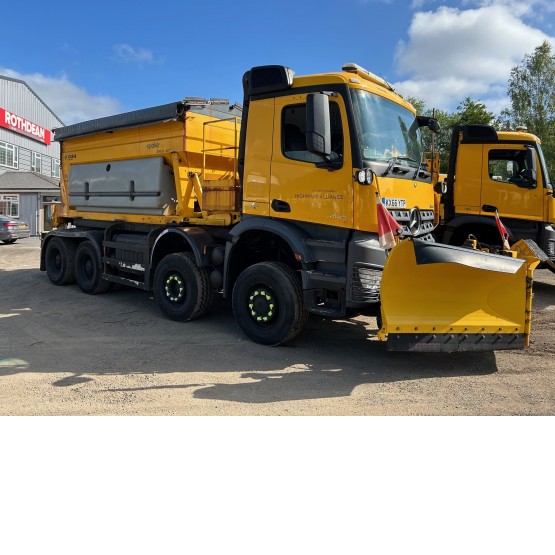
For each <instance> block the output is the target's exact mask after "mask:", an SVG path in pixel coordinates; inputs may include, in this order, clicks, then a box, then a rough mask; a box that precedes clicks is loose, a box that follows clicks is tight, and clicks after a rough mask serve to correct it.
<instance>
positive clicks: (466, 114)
mask: <svg viewBox="0 0 555 555" xmlns="http://www.w3.org/2000/svg"><path fill="white" fill-rule="evenodd" d="M409 102H410V103H411V104H412V105H413V106H414V107H415V108H416V111H417V113H418V114H421V115H424V116H433V117H435V118H436V119H437V120H438V121H439V123H440V125H441V129H442V131H441V133H439V134H435V135H434V134H432V133H431V132H429V131H427V130H423V132H422V139H423V143H424V150H426V151H427V152H431V151H432V146H433V150H434V152H437V153H438V155H439V163H440V169H439V171H440V172H441V173H447V166H448V164H449V150H450V148H451V135H452V133H453V129H454V127H455V126H456V125H467V124H472V123H477V124H483V125H492V124H493V122H494V119H495V115H494V114H493V113H492V112H489V111H488V110H487V108H486V106H485V104H483V103H482V102H479V101H475V100H472V99H471V98H470V97H466V98H465V99H464V100H463V101H462V102H461V103H460V104H459V105H458V107H457V111H456V112H453V113H449V112H445V111H443V110H437V109H426V103H425V102H424V101H423V100H421V99H419V98H409ZM432 143H433V145H432Z"/></svg>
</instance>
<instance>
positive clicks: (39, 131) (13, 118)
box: [0, 108, 52, 145]
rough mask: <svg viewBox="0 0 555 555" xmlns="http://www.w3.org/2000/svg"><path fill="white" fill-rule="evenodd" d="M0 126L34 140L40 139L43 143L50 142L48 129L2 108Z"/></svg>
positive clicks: (50, 136) (50, 137)
mask: <svg viewBox="0 0 555 555" xmlns="http://www.w3.org/2000/svg"><path fill="white" fill-rule="evenodd" d="M0 127H4V128H6V129H10V130H11V131H15V132H16V133H20V134H21V135H25V136H26V137H29V138H31V139H34V140H35V141H40V142H41V143H44V144H45V145H49V144H50V143H51V142H52V133H51V132H50V129H45V128H44V127H41V126H40V125H37V124H36V123H33V122H32V121H29V120H28V119H25V118H22V117H21V116H18V115H17V114H14V113H12V112H10V111H8V110H5V109H4V108H0Z"/></svg>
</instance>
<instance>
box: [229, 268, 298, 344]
mask: <svg viewBox="0 0 555 555" xmlns="http://www.w3.org/2000/svg"><path fill="white" fill-rule="evenodd" d="M232 305H233V314H234V315H235V320H236V321H237V324H238V326H239V327H240V328H241V329H242V330H243V332H244V333H245V335H247V336H248V337H249V338H250V339H252V340H253V341H255V342H256V343H262V344H263V345H281V344H283V343H286V342H287V341H291V340H292V339H293V338H294V337H296V336H297V335H298V334H299V333H300V332H301V330H302V329H303V327H304V324H305V323H306V320H307V318H308V311H307V310H305V308H304V305H303V292H302V286H301V282H300V279H299V278H298V276H297V274H296V273H295V272H294V271H293V270H292V269H291V268H290V267H289V266H287V265H285V264H282V263H280V262H260V263H259V264H254V265H253V266H250V267H249V268H247V269H246V270H244V271H243V272H242V273H241V274H240V275H239V277H238V278H237V282H236V283H235V287H234V288H233V295H232Z"/></svg>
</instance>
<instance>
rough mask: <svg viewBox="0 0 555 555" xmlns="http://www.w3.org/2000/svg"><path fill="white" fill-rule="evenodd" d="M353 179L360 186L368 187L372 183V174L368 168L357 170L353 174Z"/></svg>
mask: <svg viewBox="0 0 555 555" xmlns="http://www.w3.org/2000/svg"><path fill="white" fill-rule="evenodd" d="M355 179H356V180H357V181H358V182H359V183H360V184H361V185H370V183H372V181H374V172H373V171H372V170H371V169H370V168H366V169H365V170H358V171H357V172H356V174H355Z"/></svg>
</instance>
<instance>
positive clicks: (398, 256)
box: [378, 239, 540, 352]
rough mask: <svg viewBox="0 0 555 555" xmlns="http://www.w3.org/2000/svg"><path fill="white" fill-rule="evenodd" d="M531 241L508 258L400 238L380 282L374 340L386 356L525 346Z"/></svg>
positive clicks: (535, 260)
mask: <svg viewBox="0 0 555 555" xmlns="http://www.w3.org/2000/svg"><path fill="white" fill-rule="evenodd" d="M530 243H532V242H530V241H519V242H518V243H516V244H515V246H514V247H513V249H512V252H511V253H509V254H510V255H509V256H506V255H500V254H491V253H486V252H482V251H478V250H474V249H470V248H464V247H453V246H450V245H444V244H440V243H430V242H426V241H422V240H419V239H405V240H403V241H401V242H400V243H399V244H398V245H396V246H395V247H394V248H393V249H392V250H391V252H390V254H389V256H388V258H387V260H386V263H385V267H384V271H383V277H382V283H381V293H380V295H381V303H382V306H381V315H382V327H381V329H380V330H379V332H378V338H379V339H380V340H382V341H387V349H388V350H391V351H440V352H454V351H493V350H499V349H520V348H523V347H527V346H528V345H529V336H530V318H531V310H532V276H533V270H534V268H535V267H536V266H537V265H538V264H539V262H540V260H539V258H538V257H537V256H536V255H535V253H534V248H533V245H530Z"/></svg>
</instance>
